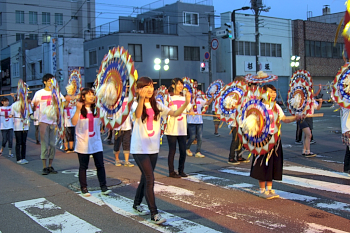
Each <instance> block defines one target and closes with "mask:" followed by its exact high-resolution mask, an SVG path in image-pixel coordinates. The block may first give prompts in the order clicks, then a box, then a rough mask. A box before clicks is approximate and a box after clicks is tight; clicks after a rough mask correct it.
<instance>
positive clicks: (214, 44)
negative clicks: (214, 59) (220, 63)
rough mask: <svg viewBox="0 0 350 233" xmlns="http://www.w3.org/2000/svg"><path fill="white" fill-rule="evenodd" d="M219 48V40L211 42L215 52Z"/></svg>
mask: <svg viewBox="0 0 350 233" xmlns="http://www.w3.org/2000/svg"><path fill="white" fill-rule="evenodd" d="M218 47H219V41H218V39H213V40H212V41H211V48H212V49H213V50H217V48H218Z"/></svg>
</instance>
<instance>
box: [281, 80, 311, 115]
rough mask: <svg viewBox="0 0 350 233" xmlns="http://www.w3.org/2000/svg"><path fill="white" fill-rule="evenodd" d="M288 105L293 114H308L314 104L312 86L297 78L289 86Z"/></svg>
mask: <svg viewBox="0 0 350 233" xmlns="http://www.w3.org/2000/svg"><path fill="white" fill-rule="evenodd" d="M287 105H288V109H289V112H290V113H291V114H292V115H295V114H301V115H306V114H308V112H309V109H310V108H311V105H312V88H311V86H310V85H309V84H308V83H307V82H306V81H305V80H303V79H297V81H296V82H294V83H293V84H292V85H291V86H290V87H289V91H288V95H287Z"/></svg>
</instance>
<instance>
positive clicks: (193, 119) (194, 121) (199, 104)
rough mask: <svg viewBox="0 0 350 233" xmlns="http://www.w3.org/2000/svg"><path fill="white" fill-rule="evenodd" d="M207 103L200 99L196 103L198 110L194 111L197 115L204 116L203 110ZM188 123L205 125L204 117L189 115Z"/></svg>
mask: <svg viewBox="0 0 350 233" xmlns="http://www.w3.org/2000/svg"><path fill="white" fill-rule="evenodd" d="M205 103H206V101H205V100H203V99H200V98H198V99H197V101H196V105H197V109H194V106H193V111H194V113H195V114H202V108H203V107H204V105H205ZM187 123H188V124H203V117H202V115H194V116H192V115H188V116H187Z"/></svg>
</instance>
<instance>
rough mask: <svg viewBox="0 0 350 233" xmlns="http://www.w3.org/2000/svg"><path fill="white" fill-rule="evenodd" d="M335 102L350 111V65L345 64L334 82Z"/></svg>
mask: <svg viewBox="0 0 350 233" xmlns="http://www.w3.org/2000/svg"><path fill="white" fill-rule="evenodd" d="M332 94H333V96H334V100H335V101H336V102H337V103H338V104H339V105H340V106H341V107H343V108H349V109H350V64H349V63H348V64H345V65H344V66H342V68H341V69H340V70H339V72H338V74H337V75H336V76H335V78H334V80H333V91H332Z"/></svg>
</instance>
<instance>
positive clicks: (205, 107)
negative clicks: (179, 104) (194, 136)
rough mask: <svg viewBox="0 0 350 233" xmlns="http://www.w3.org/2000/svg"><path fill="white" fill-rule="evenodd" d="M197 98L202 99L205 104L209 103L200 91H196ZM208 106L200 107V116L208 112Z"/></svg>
mask: <svg viewBox="0 0 350 233" xmlns="http://www.w3.org/2000/svg"><path fill="white" fill-rule="evenodd" d="M197 98H202V99H203V100H204V101H205V102H207V101H209V98H208V97H207V96H206V95H205V93H204V92H203V91H201V90H197ZM208 107H209V105H204V106H203V107H202V114H205V113H206V112H207V110H208Z"/></svg>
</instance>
